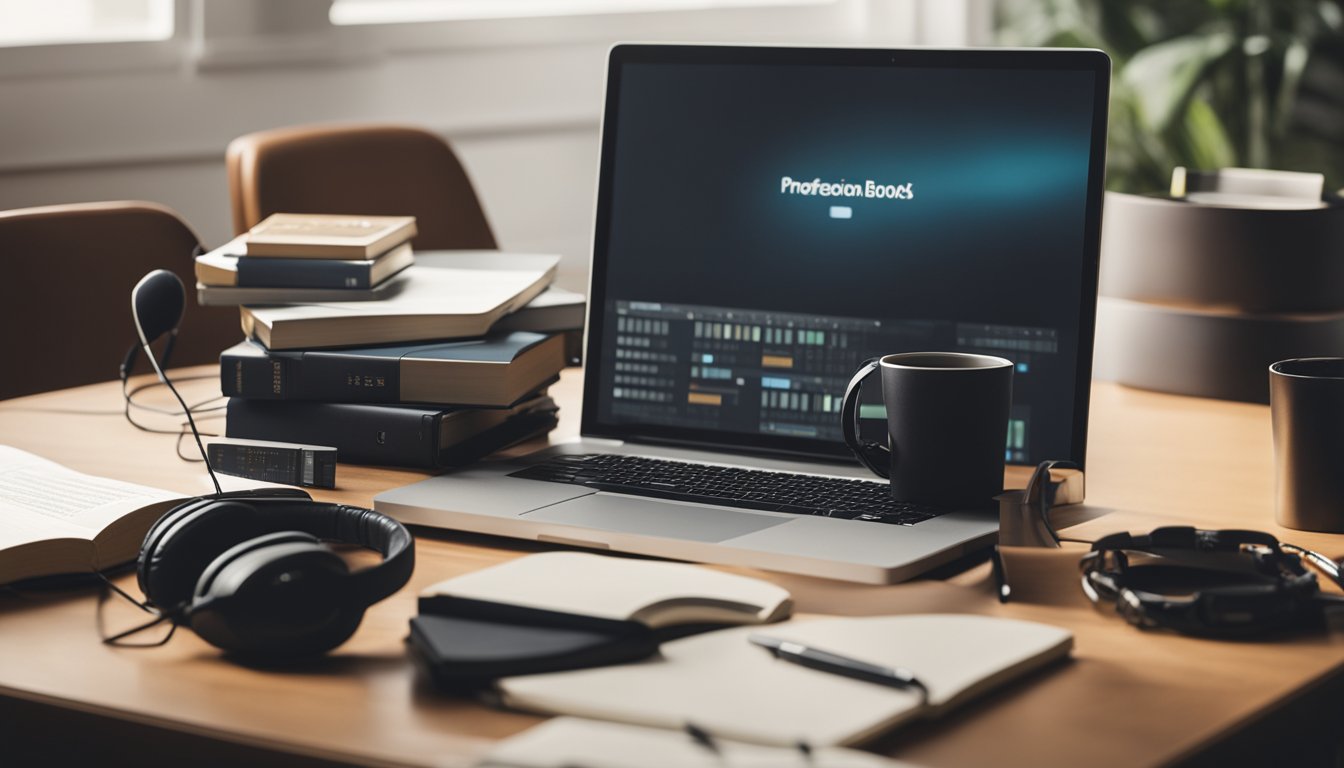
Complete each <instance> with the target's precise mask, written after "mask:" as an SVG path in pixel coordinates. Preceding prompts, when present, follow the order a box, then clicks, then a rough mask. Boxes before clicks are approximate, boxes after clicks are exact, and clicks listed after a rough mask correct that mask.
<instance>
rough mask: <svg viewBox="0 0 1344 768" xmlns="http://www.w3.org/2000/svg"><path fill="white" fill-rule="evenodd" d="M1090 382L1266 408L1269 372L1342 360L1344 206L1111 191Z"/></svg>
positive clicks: (1343, 350)
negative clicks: (1250, 204) (1295, 360)
mask: <svg viewBox="0 0 1344 768" xmlns="http://www.w3.org/2000/svg"><path fill="white" fill-rule="evenodd" d="M1100 293H1101V297H1102V298H1101V299H1100V300H1099V302H1098V306H1097V338H1096V354H1095V362H1094V366H1093V375H1094V376H1095V377H1096V378H1098V379H1108V380H1112V381H1117V382H1119V383H1121V384H1127V385H1130V386H1135V387H1142V388H1144V389H1154V390H1159V391H1163V392H1172V393H1176V394H1184V395H1197V396H1201V397H1216V398H1222V399H1228V400H1242V401H1249V402H1261V403H1263V402H1268V399H1269V384H1268V373H1267V372H1266V368H1267V367H1268V365H1269V364H1270V363H1272V362H1274V361H1276V360H1283V359H1286V358H1290V357H1308V356H1320V355H1344V206H1340V205H1335V206H1330V207H1322V208H1318V209H1309V210H1259V209H1244V208H1226V207H1219V206H1210V205H1200V204H1194V203H1185V202H1180V201H1175V200H1170V199H1164V198H1159V197H1143V196H1138V195H1125V194H1119V193H1114V192H1108V193H1107V194H1106V208H1105V216H1104V220H1103V225H1102V237H1101V270H1100Z"/></svg>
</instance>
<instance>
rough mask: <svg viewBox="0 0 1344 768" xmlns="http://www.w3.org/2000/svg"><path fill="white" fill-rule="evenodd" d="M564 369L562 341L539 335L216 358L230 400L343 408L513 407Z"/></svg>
mask: <svg viewBox="0 0 1344 768" xmlns="http://www.w3.org/2000/svg"><path fill="white" fill-rule="evenodd" d="M564 367H565V341H564V338H562V337H561V336H558V335H554V336H545V335H542V334H538V333H521V332H519V333H502V334H492V335H490V336H486V337H484V338H480V339H467V340H464V341H450V342H439V343H434V344H417V345H397V346H386V347H361V348H355V349H331V350H292V351H284V350H279V351H270V350H267V349H266V348H265V347H263V346H262V345H260V344H258V343H257V342H255V341H243V342H240V343H238V344H236V345H234V346H233V347H231V348H229V349H226V350H224V352H223V353H222V354H221V355H220V357H219V377H220V387H221V390H222V391H223V393H224V394H225V395H227V396H229V397H246V398H253V399H260V400H322V401H328V402H342V403H435V404H443V405H463V406H494V407H501V406H507V405H511V404H513V403H515V402H517V401H518V400H519V399H520V398H522V397H523V396H524V395H526V394H527V393H529V392H533V391H535V390H537V389H538V388H539V387H541V386H542V384H544V383H545V382H546V381H548V380H550V379H552V378H554V377H555V376H556V375H557V374H559V373H560V370H561V369H562V368H564Z"/></svg>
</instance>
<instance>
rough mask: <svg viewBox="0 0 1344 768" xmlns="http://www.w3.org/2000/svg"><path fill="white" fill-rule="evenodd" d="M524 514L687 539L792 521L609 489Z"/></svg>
mask: <svg viewBox="0 0 1344 768" xmlns="http://www.w3.org/2000/svg"><path fill="white" fill-rule="evenodd" d="M524 516H525V517H526V518H527V519H528V520H532V521H537V522H546V523H559V524H560V525H573V526H578V527H580V528H593V529H596V530H605V531H618V532H621V533H638V534H643V535H645V536H661V537H663V538H668V539H684V540H687V541H724V540H726V539H731V538H735V537H737V536H743V535H745V534H748V533H753V532H755V531H762V530H765V529H766V528H771V527H774V526H776V525H781V524H783V523H787V522H789V519H788V518H785V517H776V516H774V515H760V514H755V513H752V512H738V511H736V510H731V509H721V508H717V507H700V506H695V505H693V504H678V503H676V502H670V501H659V500H657V499H642V498H639V497H638V496H621V495H616V494H606V493H593V494H589V495H588V496H580V497H579V498H577V499H570V500H569V501H562V502H560V503H559V504H552V505H551V506H549V507H542V508H541V509H537V510H533V511H532V512H528V513H526V514H525V515H524Z"/></svg>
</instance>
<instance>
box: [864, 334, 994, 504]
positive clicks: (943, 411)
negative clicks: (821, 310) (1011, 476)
mask: <svg viewBox="0 0 1344 768" xmlns="http://www.w3.org/2000/svg"><path fill="white" fill-rule="evenodd" d="M877 370H881V371H882V400H883V402H884V403H885V404H886V409H887V430H888V434H889V438H888V440H889V446H888V445H882V444H881V443H875V442H873V441H871V440H863V439H861V437H860V436H859V392H860V391H861V390H862V387H863V382H864V380H865V379H867V378H868V377H869V376H871V375H872V374H873V372H874V371H877ZM1012 399H1013V364H1012V363H1011V362H1009V361H1008V360H1005V359H1003V358H1001V357H991V356H989V355H970V354H964V353H960V352H908V353H905V354H899V355H887V356H886V357H882V358H874V359H872V360H869V361H867V362H865V363H864V364H863V365H862V366H861V367H860V368H859V370H858V372H857V373H855V374H854V378H853V379H851V380H850V382H849V386H848V387H846V388H845V400H844V403H843V404H842V405H841V408H840V419H841V425H842V427H843V429H844V433H845V443H846V444H847V445H848V446H849V449H850V450H851V451H853V452H854V455H855V456H857V457H858V459H859V461H861V462H863V464H864V466H866V467H868V468H869V469H871V470H872V471H873V472H875V473H876V474H878V475H880V476H882V477H886V478H889V479H890V480H891V497H892V498H893V499H895V500H896V501H907V502H913V503H917V504H929V505H934V506H958V507H967V508H976V507H993V506H994V504H995V501H994V497H995V496H997V495H999V494H1000V493H1001V492H1002V491H1003V465H1004V451H1005V450H1006V448H1005V446H1006V444H1007V442H1008V407H1009V405H1010V404H1011V402H1012Z"/></svg>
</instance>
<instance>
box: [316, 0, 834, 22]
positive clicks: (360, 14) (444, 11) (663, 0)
mask: <svg viewBox="0 0 1344 768" xmlns="http://www.w3.org/2000/svg"><path fill="white" fill-rule="evenodd" d="M833 2H835V0H335V2H334V3H332V6H331V22H332V23H333V24H337V25H343V26H344V25H355V24H404V23H411V22H423V21H465V20H469V19H508V18H527V17H542V16H581V15H597V14H608V13H641V12H647V11H700V10H708V9H714V8H742V7H751V6H780V5H825V4H830V3H833Z"/></svg>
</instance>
